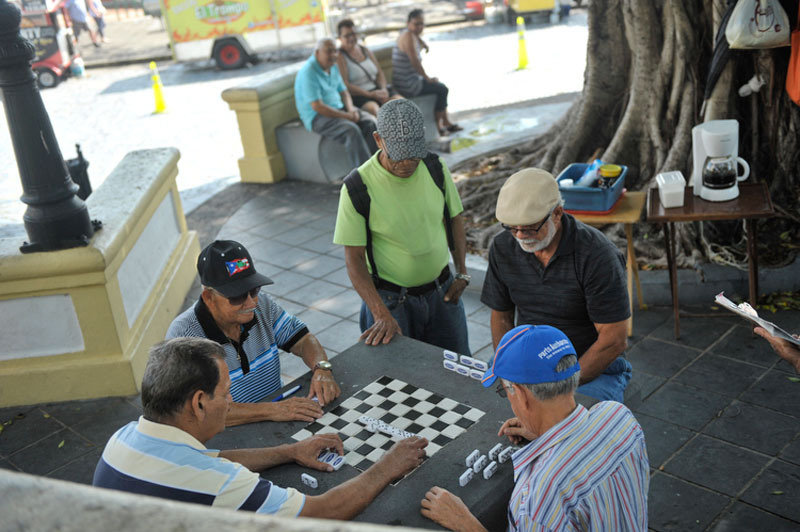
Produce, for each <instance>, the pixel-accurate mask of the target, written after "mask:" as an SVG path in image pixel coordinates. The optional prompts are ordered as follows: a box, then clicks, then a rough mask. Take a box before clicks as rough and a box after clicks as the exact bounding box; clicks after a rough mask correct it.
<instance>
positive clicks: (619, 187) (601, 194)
mask: <svg viewBox="0 0 800 532" xmlns="http://www.w3.org/2000/svg"><path fill="white" fill-rule="evenodd" d="M619 166H620V167H621V168H622V173H621V174H620V175H619V177H618V178H617V180H616V181H614V184H613V185H611V188H600V187H598V186H593V187H576V186H571V187H564V188H561V189H560V190H561V197H562V198H563V199H564V209H566V210H568V211H600V212H603V211H609V210H611V207H613V206H614V204H615V203H616V202H617V200H618V199H619V197H620V196H621V195H622V191H623V190H624V189H625V175H626V174H627V173H628V167H627V166H624V165H619ZM587 168H589V164H588V163H572V164H571V165H569V166H567V167H566V168H564V170H562V172H561V173H560V174H558V177H557V178H556V180H557V181H561V180H562V179H572V180H573V181H578V179H580V178H581V176H582V175H583V173H584V172H585V171H586V169H587Z"/></svg>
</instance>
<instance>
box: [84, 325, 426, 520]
mask: <svg viewBox="0 0 800 532" xmlns="http://www.w3.org/2000/svg"><path fill="white" fill-rule="evenodd" d="M224 356H225V353H224V351H223V349H222V347H221V346H220V345H219V344H217V343H216V342H212V341H211V340H206V339H202V338H175V339H172V340H168V341H166V342H162V343H161V344H158V345H156V346H154V347H153V348H152V349H151V350H150V356H149V359H148V361H147V366H146V367H145V370H144V376H143V377H142V409H143V410H144V415H143V416H142V417H141V418H139V421H134V422H132V423H129V424H128V425H126V426H124V427H122V428H121V429H119V430H118V431H117V432H116V433H115V434H114V435H113V436H111V438H110V439H109V441H108V443H107V444H106V448H105V449H104V450H103V455H102V457H101V458H100V461H99V462H98V464H97V468H96V469H95V473H94V480H93V482H92V484H93V485H95V486H98V487H101V488H109V489H116V490H120V491H126V492H129V493H137V494H140V495H149V496H152V497H161V498H164V499H171V500H175V501H182V502H191V503H196V504H205V505H209V506H213V507H216V508H228V509H232V510H243V511H250V512H256V513H262V514H271V515H278V516H283V517H296V516H298V515H299V516H305V517H324V518H328V519H352V518H353V517H355V516H356V515H357V514H359V513H360V512H361V511H362V510H363V509H364V508H365V507H366V506H367V505H368V504H369V503H370V502H371V501H372V500H373V499H374V498H375V497H376V496H377V495H378V494H379V493H380V492H381V491H382V490H383V488H385V487H386V486H387V485H388V484H389V483H390V482H391V481H392V480H394V479H396V478H400V477H402V476H403V475H405V474H406V473H408V472H409V471H411V470H412V469H414V468H415V467H418V466H419V464H420V463H422V460H423V458H424V456H425V449H424V448H425V446H426V445H427V443H428V442H427V440H425V439H424V438H419V437H413V438H406V439H405V440H402V441H400V442H397V443H396V444H395V445H394V446H393V447H392V448H391V449H389V451H388V452H386V454H384V455H383V457H382V458H381V459H380V460H379V461H378V462H376V463H375V464H373V465H372V466H371V467H370V468H369V469H368V470H367V471H365V472H364V473H362V474H360V475H359V476H357V477H355V478H353V479H351V480H348V481H347V482H345V483H343V484H341V485H339V486H337V487H335V488H333V489H331V490H329V491H327V492H326V493H324V494H322V495H318V496H305V495H303V494H302V493H300V492H298V491H297V490H295V489H292V488H287V489H284V488H281V487H280V486H276V485H274V484H273V483H272V482H270V481H268V480H266V479H263V478H261V477H260V476H259V474H258V473H257V471H263V470H265V469H268V468H271V467H274V466H277V465H280V464H285V463H291V462H296V463H298V464H300V465H303V466H305V467H310V468H314V469H318V470H322V471H332V470H333V467H332V466H330V465H329V464H326V463H322V462H320V461H319V460H317V458H318V456H319V454H320V452H321V451H322V450H325V449H333V450H335V451H337V452H338V453H340V454H342V453H343V447H342V441H341V439H340V438H339V436H338V435H336V434H318V435H316V436H312V437H310V438H307V439H305V440H303V441H300V442H297V443H293V444H289V445H279V446H277V447H264V448H260V449H235V450H229V451H217V450H214V449H206V447H205V443H206V442H207V441H208V440H210V439H211V438H212V437H214V436H215V435H216V434H218V433H219V432H222V431H223V430H224V429H225V418H226V416H227V413H228V409H229V408H230V405H231V393H230V390H231V379H230V377H229V376H228V368H227V367H226V366H225V362H224Z"/></svg>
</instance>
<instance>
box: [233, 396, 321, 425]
mask: <svg viewBox="0 0 800 532" xmlns="http://www.w3.org/2000/svg"><path fill="white" fill-rule="evenodd" d="M320 417H322V409H321V408H320V406H319V405H318V404H317V403H316V402H315V401H312V400H311V399H306V398H305V397H291V398H289V399H285V400H283V401H278V402H275V403H272V402H267V403H231V407H230V410H228V417H227V418H226V420H225V425H226V426H228V427H235V426H236V425H245V424H247V423H257V422H259V421H308V422H311V421H314V420H315V419H318V418H320Z"/></svg>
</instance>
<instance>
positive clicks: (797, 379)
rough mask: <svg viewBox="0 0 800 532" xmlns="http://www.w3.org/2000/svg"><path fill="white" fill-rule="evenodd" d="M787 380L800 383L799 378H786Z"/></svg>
mask: <svg viewBox="0 0 800 532" xmlns="http://www.w3.org/2000/svg"><path fill="white" fill-rule="evenodd" d="M786 378H787V379H789V380H790V381H792V382H800V378H798V377H786Z"/></svg>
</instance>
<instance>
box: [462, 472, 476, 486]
mask: <svg viewBox="0 0 800 532" xmlns="http://www.w3.org/2000/svg"><path fill="white" fill-rule="evenodd" d="M474 476H475V473H474V472H473V471H472V469H471V468H470V469H467V470H466V471H464V472H463V473H461V476H460V477H458V485H459V486H461V487H462V488H463V487H464V486H466V485H467V484H469V481H470V480H472V477H474Z"/></svg>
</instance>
